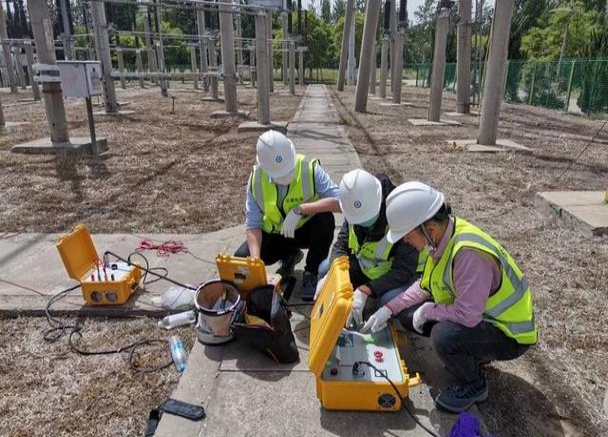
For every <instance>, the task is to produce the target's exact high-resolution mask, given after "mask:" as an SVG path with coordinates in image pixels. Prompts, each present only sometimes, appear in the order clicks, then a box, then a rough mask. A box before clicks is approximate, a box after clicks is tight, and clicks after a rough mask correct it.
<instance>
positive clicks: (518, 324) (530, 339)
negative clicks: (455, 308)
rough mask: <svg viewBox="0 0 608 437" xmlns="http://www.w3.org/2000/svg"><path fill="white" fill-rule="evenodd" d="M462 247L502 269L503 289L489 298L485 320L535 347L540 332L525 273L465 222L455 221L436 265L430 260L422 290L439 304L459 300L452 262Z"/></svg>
mask: <svg viewBox="0 0 608 437" xmlns="http://www.w3.org/2000/svg"><path fill="white" fill-rule="evenodd" d="M463 247H468V248H473V249H477V250H480V251H482V252H484V253H488V254H490V255H492V256H493V257H494V259H496V261H497V262H498V265H499V266H500V269H501V275H502V277H501V284H500V288H499V289H498V290H497V291H496V293H494V294H493V295H492V296H490V297H489V298H488V300H487V302H486V308H485V311H484V314H483V320H484V321H487V322H490V323H492V324H493V325H494V326H496V327H497V328H498V329H500V330H501V331H502V332H504V333H505V334H506V335H507V336H508V337H511V338H513V339H515V340H516V341H517V342H518V343H520V344H535V343H536V342H537V339H538V331H537V329H536V324H535V320H534V309H533V307H532V292H531V291H530V288H529V287H528V283H527V282H526V279H525V278H524V275H523V273H522V272H521V270H520V269H519V266H518V265H517V264H516V263H515V261H514V260H513V258H512V257H511V255H510V254H509V253H508V252H507V251H506V250H505V249H504V248H503V247H502V246H501V245H500V244H498V243H497V242H496V241H495V240H494V239H493V238H492V237H490V236H489V235H488V234H486V233H485V232H484V231H482V230H481V229H479V228H478V227H477V226H474V225H472V224H471V223H469V222H467V221H466V220H463V219H461V218H456V219H455V227H454V234H453V235H452V237H451V238H450V241H449V242H448V245H447V247H446V248H445V251H444V252H443V255H442V256H441V258H440V259H439V262H438V263H437V264H435V262H434V260H433V257H432V256H429V257H428V259H427V261H426V265H425V267H424V273H423V275H422V280H421V281H420V286H421V287H422V288H423V289H425V290H427V291H428V292H430V293H431V294H432V295H433V300H434V301H435V302H436V303H439V304H446V305H450V304H452V303H453V302H454V298H455V296H456V293H455V289H454V278H453V262H454V257H455V256H456V254H457V253H458V251H459V250H460V249H462V248H463Z"/></svg>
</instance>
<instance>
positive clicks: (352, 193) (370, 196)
mask: <svg viewBox="0 0 608 437" xmlns="http://www.w3.org/2000/svg"><path fill="white" fill-rule="evenodd" d="M338 199H339V201H340V208H342V213H344V218H346V220H347V221H348V222H349V223H350V224H352V225H358V224H361V223H364V222H366V221H368V220H371V219H372V218H374V217H376V216H377V215H378V213H379V212H380V207H381V206H382V184H381V183H380V181H379V180H378V178H376V177H375V176H374V175H372V174H369V173H368V172H366V171H365V170H361V169H357V170H352V171H349V172H348V173H346V174H345V175H344V176H343V177H342V182H340V188H339V190H338Z"/></svg>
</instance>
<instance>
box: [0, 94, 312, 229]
mask: <svg viewBox="0 0 608 437" xmlns="http://www.w3.org/2000/svg"><path fill="white" fill-rule="evenodd" d="M283 88H284V87H282V86H280V85H278V86H277V89H281V90H282V89H283ZM183 91H186V92H179V91H175V92H173V94H174V95H175V97H176V99H175V113H174V114H172V113H171V108H172V101H171V99H169V98H163V97H161V96H160V92H159V91H158V89H156V88H155V89H149V90H140V89H139V88H129V89H127V90H126V91H122V90H121V91H120V93H119V101H129V102H131V105H130V106H127V107H126V108H125V109H132V110H135V111H136V112H135V113H134V114H132V115H126V116H123V117H119V118H110V117H96V123H97V128H98V129H97V130H98V136H105V137H107V138H108V143H109V151H108V152H106V153H104V154H102V155H101V156H99V157H81V158H61V157H55V156H30V155H17V154H13V153H11V152H10V147H11V146H13V145H15V144H18V143H21V142H26V141H30V140H33V139H36V138H41V137H45V136H48V134H47V131H46V129H47V125H46V119H45V115H44V106H43V105H42V104H40V103H39V104H33V105H32V104H30V105H25V106H8V102H7V98H8V99H13V100H14V96H10V95H3V97H2V98H3V102H4V106H5V117H6V119H7V120H11V121H24V120H28V121H32V124H31V125H27V126H21V127H18V128H16V129H15V130H11V131H9V132H8V134H7V135H4V136H2V137H1V138H0V187H2V188H1V193H2V203H1V204H0V230H2V231H13V232H14V231H21V232H63V231H65V230H66V229H69V228H71V227H72V225H73V224H75V223H78V222H84V223H87V225H88V226H89V227H90V228H91V229H92V231H93V232H108V233H117V232H135V231H136V232H155V233H173V232H175V233H200V232H208V231H213V230H217V229H220V228H223V227H226V226H233V225H236V224H240V223H242V221H243V217H244V213H243V210H244V208H243V204H244V196H245V186H246V183H247V176H248V174H249V172H250V170H251V166H252V165H253V163H254V157H255V141H256V138H257V135H258V134H256V133H249V134H238V133H237V131H236V127H237V126H238V124H239V123H240V122H241V121H242V120H239V119H237V118H231V119H221V120H213V119H211V118H210V117H209V115H210V113H211V112H212V111H214V110H218V109H223V104H222V103H215V102H202V101H201V100H200V99H201V97H202V95H201V94H197V93H194V92H192V91H188V90H183ZM299 100H300V97H292V96H290V95H289V94H287V93H285V92H284V91H282V92H280V93H275V94H274V95H273V96H272V97H271V108H272V113H273V116H274V117H276V118H277V119H281V120H291V118H292V117H293V115H294V114H295V111H296V109H297V105H298V103H299ZM239 101H240V106H241V107H242V108H243V109H247V110H250V111H252V115H251V118H252V119H255V109H256V105H255V90H253V89H249V88H243V87H241V88H239ZM67 112H68V120H69V128H70V134H71V135H72V136H74V137H75V136H87V132H88V128H87V124H86V113H85V111H84V103H83V102H82V101H75V100H70V101H69V103H68V104H67Z"/></svg>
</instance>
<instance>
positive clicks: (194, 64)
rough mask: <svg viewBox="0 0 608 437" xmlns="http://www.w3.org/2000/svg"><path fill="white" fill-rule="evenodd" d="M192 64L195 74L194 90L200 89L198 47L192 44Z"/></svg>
mask: <svg viewBox="0 0 608 437" xmlns="http://www.w3.org/2000/svg"><path fill="white" fill-rule="evenodd" d="M190 63H191V65H192V67H191V69H192V73H193V74H194V76H193V78H192V80H193V82H194V89H195V90H197V89H198V68H197V65H198V63H197V62H196V45H194V44H192V45H191V46H190Z"/></svg>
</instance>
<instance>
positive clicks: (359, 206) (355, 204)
mask: <svg viewBox="0 0 608 437" xmlns="http://www.w3.org/2000/svg"><path fill="white" fill-rule="evenodd" d="M353 205H354V207H355V208H357V209H359V208H361V202H359V201H358V200H357V201H356V202H355V203H354V204H353Z"/></svg>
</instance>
